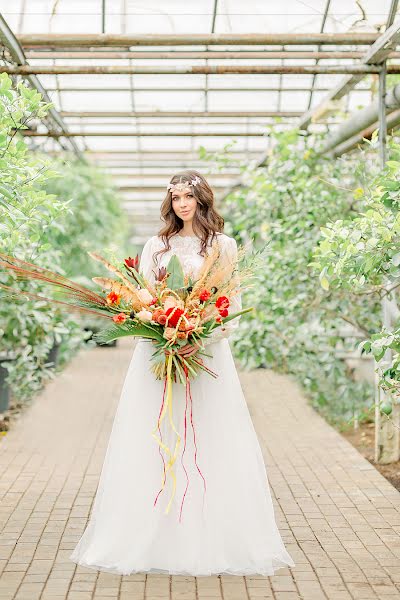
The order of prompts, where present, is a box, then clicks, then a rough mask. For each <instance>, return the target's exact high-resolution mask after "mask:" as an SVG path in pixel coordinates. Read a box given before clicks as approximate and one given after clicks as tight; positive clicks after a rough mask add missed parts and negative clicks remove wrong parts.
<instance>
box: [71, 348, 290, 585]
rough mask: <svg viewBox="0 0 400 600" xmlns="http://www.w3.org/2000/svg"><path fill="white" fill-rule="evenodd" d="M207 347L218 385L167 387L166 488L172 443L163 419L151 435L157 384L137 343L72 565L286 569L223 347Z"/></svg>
mask: <svg viewBox="0 0 400 600" xmlns="http://www.w3.org/2000/svg"><path fill="white" fill-rule="evenodd" d="M207 350H208V353H209V354H212V358H211V357H204V362H205V364H207V365H208V366H209V367H210V368H211V369H212V370H213V371H214V372H216V373H217V374H218V377H217V378H213V377H211V376H210V375H209V374H207V373H204V372H202V373H201V374H200V375H199V376H198V377H197V378H196V379H194V380H192V381H191V384H190V387H191V394H190V395H189V394H188V393H187V390H186V389H185V386H184V385H182V384H181V383H173V384H172V423H173V425H174V427H175V429H176V431H177V432H178V435H179V436H180V442H179V446H178V451H177V457H176V460H175V463H174V464H173V466H172V470H173V473H174V475H175V491H174V484H173V475H171V469H169V470H168V471H167V473H166V477H165V481H164V471H165V469H166V468H167V465H168V460H169V458H170V456H171V455H173V453H174V450H175V449H176V442H177V439H178V436H177V434H176V433H175V432H174V430H173V427H172V426H171V420H170V418H171V415H169V414H165V415H164V418H163V419H162V422H161V425H160V428H159V430H158V428H157V423H158V420H159V418H160V409H161V407H162V401H163V398H164V403H165V397H166V394H164V390H165V388H164V383H163V382H162V381H160V380H156V379H155V377H154V375H153V373H152V372H151V370H150V356H151V354H152V352H153V351H154V348H153V346H152V344H151V343H150V342H148V341H145V340H140V341H138V342H137V344H136V346H135V349H134V351H133V355H132V359H131V362H130V365H129V368H128V371H127V374H126V378H125V381H124V385H123V388H122V393H121V397H120V400H119V404H118V407H117V411H116V414H115V418H114V422H113V426H112V430H111V435H110V438H109V442H108V446H107V451H106V455H105V459H104V463H103V467H102V471H101V475H100V479H99V483H98V487H97V493H96V497H95V499H94V504H93V509H92V513H91V517H90V520H89V523H88V525H87V527H86V529H85V531H84V533H83V535H82V536H81V538H80V540H79V542H78V544H77V545H76V547H75V549H74V550H73V552H72V554H71V556H70V559H71V560H72V561H73V562H76V563H77V564H80V565H82V566H85V567H89V568H94V569H97V570H101V571H109V572H111V573H118V574H122V575H129V574H133V573H144V572H147V573H165V574H172V575H194V576H205V575H216V574H230V575H251V574H260V575H265V576H268V575H273V574H274V571H275V570H277V569H279V568H281V567H285V566H294V562H293V560H292V558H291V556H290V555H289V554H288V552H287V550H286V549H285V546H284V544H283V541H282V539H281V536H280V533H279V530H278V529H277V525H276V522H275V516H274V508H273V504H272V499H271V493H270V488H269V483H268V479H267V473H266V468H265V464H264V460H263V456H262V452H261V448H260V444H259V441H258V438H257V434H256V432H255V429H254V426H253V423H252V420H251V417H250V414H249V410H248V407H247V404H246V401H245V397H244V395H243V391H242V388H241V384H240V381H239V377H238V374H237V371H236V367H235V363H234V361H233V357H232V353H231V348H230V345H229V342H228V340H227V339H225V338H224V339H222V340H219V341H217V342H215V343H212V344H210V345H209V346H208V348H207ZM153 432H155V435H156V436H157V437H158V438H159V439H160V440H162V443H163V444H164V445H165V446H164V449H162V447H161V446H160V445H159V444H158V442H157V441H156V439H155V437H154V436H153V434H152V433H153ZM165 448H169V449H170V451H171V455H168V453H167V451H166V450H165ZM163 482H164V486H163ZM168 506H169V510H168V512H166V510H167V509H168Z"/></svg>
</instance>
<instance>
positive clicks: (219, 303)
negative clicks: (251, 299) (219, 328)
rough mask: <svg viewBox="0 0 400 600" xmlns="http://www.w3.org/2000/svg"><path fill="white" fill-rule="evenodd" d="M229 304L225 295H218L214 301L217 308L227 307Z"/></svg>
mask: <svg viewBox="0 0 400 600" xmlns="http://www.w3.org/2000/svg"><path fill="white" fill-rule="evenodd" d="M229 305H230V302H229V298H227V297H226V296H219V297H218V298H217V299H216V301H215V306H216V307H217V308H228V307H229Z"/></svg>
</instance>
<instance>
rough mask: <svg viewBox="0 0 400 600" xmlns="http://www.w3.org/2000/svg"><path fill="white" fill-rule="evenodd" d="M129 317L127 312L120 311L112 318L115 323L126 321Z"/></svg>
mask: <svg viewBox="0 0 400 600" xmlns="http://www.w3.org/2000/svg"><path fill="white" fill-rule="evenodd" d="M126 319H127V317H126V314H125V313H119V314H118V315H114V316H113V318H112V320H113V321H114V323H125V321H126Z"/></svg>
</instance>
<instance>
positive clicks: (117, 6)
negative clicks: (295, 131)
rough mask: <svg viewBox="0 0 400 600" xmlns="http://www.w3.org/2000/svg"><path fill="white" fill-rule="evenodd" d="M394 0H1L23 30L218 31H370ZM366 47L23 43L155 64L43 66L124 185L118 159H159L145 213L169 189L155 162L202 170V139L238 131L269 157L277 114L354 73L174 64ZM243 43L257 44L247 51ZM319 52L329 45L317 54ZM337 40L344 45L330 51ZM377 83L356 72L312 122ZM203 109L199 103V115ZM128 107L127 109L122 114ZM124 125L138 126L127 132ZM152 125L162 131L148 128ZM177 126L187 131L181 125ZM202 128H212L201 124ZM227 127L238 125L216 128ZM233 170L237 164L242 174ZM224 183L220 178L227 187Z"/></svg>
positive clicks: (330, 119)
mask: <svg viewBox="0 0 400 600" xmlns="http://www.w3.org/2000/svg"><path fill="white" fill-rule="evenodd" d="M214 4H216V14H215V15H213V8H214ZM391 6H392V0H360V1H359V2H355V1H351V2H349V0H331V1H330V2H328V1H327V0H280V2H278V3H272V2H265V0H246V2H243V0H218V1H217V2H216V3H215V2H214V0H203V1H202V2H199V1H198V0H186V1H185V2H184V3H182V2H181V0H162V1H161V0H120V1H118V2H117V1H110V0H106V2H105V14H104V19H103V15H102V2H100V1H99V0H14V1H13V2H10V1H9V0H0V11H1V13H2V15H3V17H4V19H5V20H6V21H7V23H8V25H9V27H10V28H11V30H12V32H13V34H14V35H15V36H17V38H18V36H20V35H22V34H46V33H51V34H67V33H68V34H88V35H89V34H100V33H101V32H102V27H103V24H104V32H105V33H106V34H127V33H129V35H131V36H133V35H135V34H162V35H165V34H186V35H190V34H200V33H203V34H209V33H211V32H212V31H214V32H215V33H221V34H222V33H227V34H248V33H262V32H264V33H268V34H318V33H320V32H325V33H332V34H340V33H346V32H354V33H357V32H362V33H366V32H370V33H375V34H377V35H379V34H382V33H383V31H384V30H385V27H386V24H387V20H388V15H389V12H390V9H391ZM213 23H214V29H213ZM368 48H369V47H368V45H340V44H330V45H327V44H325V45H320V46H318V45H317V44H314V45H303V44H300V43H298V44H292V45H286V46H283V45H268V46H254V45H251V44H247V45H245V44H243V45H231V46H229V45H225V46H222V45H216V44H215V45H210V46H205V45H194V44H192V45H185V46H180V45H176V46H174V45H168V46H164V45H160V44H159V45H158V46H156V45H154V46H131V47H130V48H129V47H127V46H125V47H124V46H123V45H121V46H118V47H117V46H115V47H106V46H103V47H100V46H95V45H93V46H92V47H81V48H79V47H69V46H67V45H66V46H65V47H60V48H49V47H47V48H46V47H45V46H42V47H29V46H27V45H26V44H25V45H24V46H23V50H24V52H25V55H26V57H27V61H28V63H29V64H31V65H33V66H38V67H39V66H46V67H54V68H55V70H57V67H71V66H73V67H81V68H88V67H89V68H90V67H91V66H94V67H101V66H102V67H113V68H116V69H118V68H119V67H120V66H122V67H125V68H126V67H133V68H135V67H137V68H140V67H146V68H148V69H149V73H146V74H143V73H142V74H141V73H132V74H127V73H113V74H106V73H102V74H99V73H97V74H93V73H81V74H76V73H75V74H62V73H58V74H57V73H54V74H39V75H38V79H39V81H40V82H41V84H42V85H43V87H44V88H45V89H46V90H47V91H48V94H49V96H50V98H51V100H52V101H53V103H54V107H55V109H56V110H57V111H59V112H60V114H61V117H62V119H63V120H64V122H65V126H66V128H67V130H68V131H69V132H71V133H76V134H79V135H76V136H74V137H73V138H71V139H73V140H74V142H75V144H76V145H77V147H79V148H81V149H84V150H86V151H89V150H90V151H92V153H91V154H90V155H89V154H88V157H89V159H90V160H94V161H95V160H96V157H99V158H97V160H99V162H101V164H102V165H103V166H104V167H105V168H106V169H108V170H110V172H111V171H112V170H113V169H114V176H115V181H116V183H117V185H118V186H120V187H126V185H125V183H126V179H123V177H124V176H125V175H126V173H124V171H122V173H121V172H118V171H117V172H115V169H116V168H117V167H118V165H124V160H125V167H127V168H128V169H129V166H131V168H133V167H141V168H142V169H144V167H145V166H146V168H148V167H151V166H152V165H154V169H153V170H152V172H151V173H152V174H151V175H149V176H148V177H147V176H146V178H144V177H142V178H141V179H138V180H134V181H133V183H132V186H134V188H135V195H134V196H135V199H134V200H132V201H131V202H130V204H129V208H127V210H128V211H129V213H130V214H132V215H133V219H134V220H135V215H136V216H137V215H138V214H139V213H138V212H135V211H136V208H135V202H139V201H141V202H142V203H143V202H144V199H145V197H146V193H147V192H146V189H148V188H151V190H154V189H155V190H157V187H159V193H157V191H156V192H154V191H151V192H150V191H149V194H150V195H152V198H155V199H157V198H158V199H159V201H161V200H162V199H163V197H164V196H163V191H164V187H163V185H161V184H160V177H157V171H156V169H157V165H163V164H165V165H169V166H170V168H171V173H172V172H173V171H174V170H178V169H180V168H181V167H182V166H188V165H190V164H196V165H200V167H199V168H201V165H203V168H204V170H208V168H209V166H208V164H207V163H202V162H201V161H200V159H199V158H198V149H199V147H200V146H204V147H205V148H207V149H208V150H210V151H214V150H218V149H222V148H223V147H224V146H225V145H226V144H227V143H228V142H229V141H230V140H232V139H233V140H235V144H234V151H235V152H236V153H243V155H244V156H250V154H249V153H253V154H251V156H252V157H254V156H255V157H257V153H259V157H260V158H261V157H262V156H263V154H264V153H265V151H266V149H267V147H268V137H267V136H266V135H265V131H266V125H267V124H268V123H275V119H274V114H279V113H282V118H281V119H280V120H279V122H276V124H275V125H274V126H275V127H276V128H279V129H283V128H286V127H291V126H293V124H296V122H297V121H298V118H299V115H301V114H302V113H305V112H306V111H308V109H309V108H310V107H311V109H313V110H315V108H316V107H319V105H320V103H321V102H323V101H325V100H326V98H327V94H328V93H329V91H330V90H333V89H335V88H336V87H337V86H338V85H341V84H342V82H343V80H344V79H345V77H346V76H345V75H344V74H327V73H321V74H312V73H311V74H310V73H291V74H288V73H279V72H276V73H264V74H254V73H242V74H227V73H218V74H209V75H205V74H201V73H200V74H190V73H185V74H182V73H179V72H174V70H175V71H176V70H179V68H180V67H182V68H185V67H186V68H188V69H190V68H191V67H192V66H219V67H223V66H235V65H240V66H241V67H246V66H249V67H250V66H275V67H277V70H279V67H280V66H283V67H297V66H318V67H321V68H323V67H326V66H334V65H353V64H358V63H359V61H360V59H362V56H363V55H364V54H365V53H366V52H367V50H368ZM207 50H208V51H213V52H219V53H223V54H221V55H220V56H217V57H215V56H213V57H212V58H208V59H207V60H206V58H205V57H204V54H203V55H201V57H195V55H193V54H192V55H190V56H182V53H183V52H189V51H190V52H191V53H195V52H203V53H204V52H205V51H207ZM129 52H131V54H129ZM166 52H168V53H171V52H175V53H176V54H177V55H176V57H174V58H172V57H171V54H169V55H168V56H166V55H165V53H166ZM240 52H247V53H251V54H247V55H246V56H245V57H243V55H242V57H240V56H239V54H238V53H240ZM282 52H284V54H282ZM316 52H320V53H321V52H322V53H325V54H319V55H317V54H316ZM327 52H330V53H332V52H335V53H336V55H335V56H334V57H333V56H330V57H329V56H326V53H327ZM233 53H234V54H233ZM260 53H261V54H260ZM262 53H263V54H262ZM271 53H273V54H271ZM294 53H296V54H294ZM307 53H308V54H307ZM337 53H347V54H345V55H344V54H337ZM172 56H173V55H172ZM226 56H228V57H229V58H226ZM390 62H391V63H393V62H397V63H399V59H398V58H395V59H390ZM154 68H155V69H157V68H169V69H170V70H171V72H170V73H165V74H160V73H152V72H151V69H154ZM371 86H372V88H373V90H374V93H376V88H377V75H372V76H371V75H367V76H364V77H363V78H362V79H361V81H359V82H356V83H355V84H354V86H353V87H352V88H351V89H350V91H349V92H348V93H347V94H346V95H345V96H344V97H343V98H342V99H341V100H340V101H339V102H336V103H334V106H336V107H337V110H335V109H333V110H331V111H330V112H329V113H328V114H324V112H323V111H319V116H318V117H317V118H316V119H315V120H313V122H312V124H311V125H310V127H309V129H310V131H320V130H325V129H326V128H327V127H328V128H329V129H333V128H335V127H336V126H337V124H338V123H340V122H341V121H343V119H345V118H347V117H348V116H349V115H350V113H351V112H352V111H354V110H357V109H358V108H360V107H362V106H367V105H368V104H370V103H371V101H372V100H373V98H374V96H373V93H372V92H371ZM204 111H206V112H205V114H203V113H204ZM169 112H172V113H173V116H171V117H170V118H167V117H166V116H164V115H163V113H169ZM193 112H194V113H200V115H199V116H196V117H194V116H191V117H190V113H193ZM210 112H211V113H212V112H218V116H212V115H211V114H210ZM110 113H111V114H110ZM119 113H123V114H121V115H120V116H118V114H119ZM142 113H148V117H146V118H144V117H143V116H142ZM160 113H161V114H160ZM255 113H259V114H258V115H256V114H255ZM271 113H272V114H271ZM293 113H294V114H293ZM320 113H321V114H320ZM188 115H189V117H190V118H188ZM224 115H226V116H225V117H224ZM243 115H244V116H245V118H243ZM39 130H40V131H46V127H44V126H41V127H40V128H39ZM121 132H126V133H127V134H128V135H126V136H121V135H118V133H121ZM145 133H153V134H154V133H157V134H158V135H148V136H146V135H144V134H145ZM174 133H175V134H176V133H184V134H185V135H171V134H174ZM204 133H207V134H208V135H207V136H204V135H202V134H204ZM217 133H226V134H228V135H223V136H222V135H215V136H214V135H213V134H217ZM82 134H86V135H82ZM89 134H92V135H89ZM93 134H95V135H93ZM137 134H139V135H137ZM168 134H169V135H168ZM195 134H196V135H195ZM238 134H241V135H238ZM243 134H244V135H243ZM249 134H251V135H249ZM254 134H256V135H254ZM34 141H35V144H38V145H43V147H44V148H46V149H47V150H48V149H51V148H52V149H54V150H57V149H60V146H59V143H58V140H57V138H54V139H46V138H44V137H38V138H36V139H35V140H34ZM95 152H97V153H100V154H94V153H95ZM127 152H130V153H131V154H126V153H127ZM102 153H103V156H101V154H102ZM124 153H125V154H124ZM149 153H150V154H149ZM172 153H176V154H175V155H174V156H175V158H174V159H173V160H171V159H170V157H171V156H172ZM126 157H128V158H127V159H126ZM126 160H128V164H126ZM168 161H170V162H168ZM191 161H192V162H191ZM235 172H237V170H236V171H235V170H234V173H233V175H235ZM164 174H165V173H164ZM211 177H212V176H211V175H210V178H211ZM168 178H169V175H165V179H168ZM214 178H216V175H215V176H214ZM123 184H124V185H123ZM220 189H222V188H219V187H217V188H216V191H217V197H218V194H219V193H220ZM124 193H125V192H124ZM136 196H137V198H138V199H136ZM132 197H133V196H132ZM140 206H141V205H139V204H137V211H139V209H140V210H141V211H142V212H143V208H140ZM158 206H159V204H158V205H157V201H155V204H154V203H153V204H149V205H148V208H149V211H150V213H151V214H153V215H154V214H156V213H157V211H158ZM152 211H153V213H152ZM139 237H140V236H139Z"/></svg>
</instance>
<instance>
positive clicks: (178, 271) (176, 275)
mask: <svg viewBox="0 0 400 600" xmlns="http://www.w3.org/2000/svg"><path fill="white" fill-rule="evenodd" d="M167 273H169V275H168V287H169V288H170V289H171V290H178V289H179V288H183V286H184V282H185V276H184V273H183V269H182V265H181V262H180V260H179V258H178V257H177V256H176V254H173V255H172V256H171V258H170V259H169V262H168V264H167Z"/></svg>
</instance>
